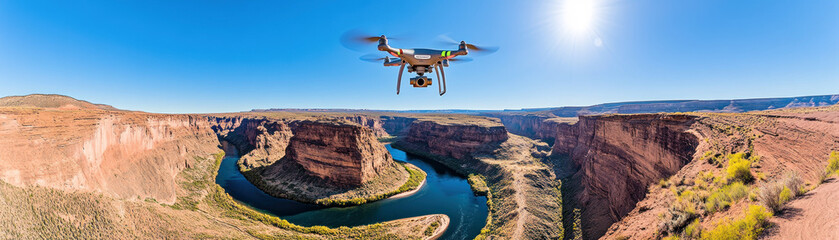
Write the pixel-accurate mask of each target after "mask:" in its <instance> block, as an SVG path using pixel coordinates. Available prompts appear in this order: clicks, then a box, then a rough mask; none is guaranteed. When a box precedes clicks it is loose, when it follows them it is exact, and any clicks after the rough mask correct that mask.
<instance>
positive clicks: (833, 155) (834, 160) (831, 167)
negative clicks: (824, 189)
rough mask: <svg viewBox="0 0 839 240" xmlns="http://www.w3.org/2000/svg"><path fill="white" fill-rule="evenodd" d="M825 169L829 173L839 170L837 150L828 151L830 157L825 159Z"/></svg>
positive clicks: (838, 153)
mask: <svg viewBox="0 0 839 240" xmlns="http://www.w3.org/2000/svg"><path fill="white" fill-rule="evenodd" d="M826 170H827V172H828V173H829V174H833V173H835V172H837V171H839V152H836V151H833V152H830V157H829V158H828V159H827V169H826Z"/></svg>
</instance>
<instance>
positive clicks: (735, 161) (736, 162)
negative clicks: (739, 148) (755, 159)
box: [725, 153, 754, 183]
mask: <svg viewBox="0 0 839 240" xmlns="http://www.w3.org/2000/svg"><path fill="white" fill-rule="evenodd" d="M744 155H745V154H743V153H735V154H731V155H730V156H729V158H728V168H727V169H726V170H725V172H726V174H727V175H726V177H727V178H728V181H740V182H744V183H748V182H751V181H752V179H754V178H753V177H752V171H751V170H750V169H749V168H751V167H752V162H751V161H749V159H746V158H744Z"/></svg>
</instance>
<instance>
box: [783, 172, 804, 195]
mask: <svg viewBox="0 0 839 240" xmlns="http://www.w3.org/2000/svg"><path fill="white" fill-rule="evenodd" d="M781 182H782V183H783V184H784V186H785V187H787V188H789V189H790V190H791V191H792V192H791V193H792V197H796V196H798V195H801V194H804V190H805V189H804V180H801V175H798V172H795V171H792V172H788V173H787V174H786V175H785V176H784V178H783V180H781Z"/></svg>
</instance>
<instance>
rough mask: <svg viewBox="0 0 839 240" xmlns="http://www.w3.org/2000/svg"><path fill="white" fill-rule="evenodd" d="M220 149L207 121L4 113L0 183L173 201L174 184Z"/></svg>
mask: <svg viewBox="0 0 839 240" xmlns="http://www.w3.org/2000/svg"><path fill="white" fill-rule="evenodd" d="M216 152H218V141H217V138H216V135H215V134H214V133H213V131H212V130H211V127H210V124H209V122H208V121H207V118H205V117H201V116H190V115H165V114H146V113H133V112H112V111H100V110H84V111H80V110H68V111H53V110H39V109H9V108H0V165H2V166H3V167H2V169H0V179H2V180H3V181H5V182H8V183H10V184H12V185H15V186H26V185H38V186H44V187H50V188H56V189H62V190H82V191H95V192H102V193H105V194H108V195H112V196H115V197H119V198H134V199H145V198H154V199H156V200H157V201H160V202H165V203H173V202H174V201H175V196H176V184H175V179H176V176H177V174H178V173H180V172H181V170H183V169H185V168H188V167H189V166H190V165H191V164H193V163H194V162H195V161H196V160H195V159H194V158H195V157H206V156H208V155H210V154H213V153H216Z"/></svg>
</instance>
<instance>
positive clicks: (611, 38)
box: [0, 0, 839, 113]
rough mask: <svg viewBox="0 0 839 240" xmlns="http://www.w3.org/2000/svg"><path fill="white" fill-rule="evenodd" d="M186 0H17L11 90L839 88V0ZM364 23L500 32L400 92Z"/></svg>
mask: <svg viewBox="0 0 839 240" xmlns="http://www.w3.org/2000/svg"><path fill="white" fill-rule="evenodd" d="M569 1H586V0H569ZM173 2H174V1H39V0H27V1H0V96H7V95H23V94H30V93H57V94H65V95H69V96H73V97H76V98H79V99H84V100H88V101H91V102H96V103H105V104H111V105H114V106H115V107H118V108H123V109H132V110H142V111H149V112H176V113H185V112H230V111H244V110H250V109H252V108H272V107H275V108H364V109H397V110H401V109H452V108H458V109H505V108H532V107H549V106H570V105H590V104H597V103H604V102H617V101H637V100H663V99H732V98H757V97H782V96H801V95H822V94H837V93H839V1H792V0H790V1H757V0H752V1H717V0H687V1H663V0H657V1H654V0H639V1H614V0H594V1H592V2H590V3H588V2H587V3H586V4H588V5H587V6H590V7H589V8H586V9H587V10H592V11H591V12H592V13H591V14H589V15H587V16H590V17H589V18H586V19H591V21H587V22H590V24H587V25H586V26H587V27H584V28H583V30H579V29H577V28H580V27H578V26H577V25H574V24H570V25H569V21H570V20H568V18H567V17H566V16H570V15H568V14H576V13H568V11H567V9H569V7H568V3H567V2H566V1H500V0H499V1H496V0H489V1H436V0H432V1H422V2H416V1H365V2H363V3H362V2H361V1H296V2H287V1H179V2H178V3H173ZM578 25H579V24H578ZM572 28H573V29H577V30H575V31H570V29H572ZM351 29H362V30H365V31H367V32H370V33H376V34H380V33H381V34H389V35H402V36H408V37H409V38H408V40H403V41H397V40H392V41H391V45H393V46H395V47H402V48H411V47H435V45H434V44H432V43H433V42H434V41H435V38H436V37H437V36H439V35H440V34H446V35H448V36H450V37H452V38H454V39H456V40H466V41H467V42H473V43H476V44H483V45H489V46H498V47H500V50H499V51H498V52H496V53H494V54H491V55H486V56H474V58H475V61H473V62H469V63H462V64H457V65H456V66H452V67H451V68H448V69H446V73H447V74H448V80H449V84H448V88H449V92H448V93H447V94H446V95H445V96H442V97H440V96H438V95H437V94H436V91H437V89H436V86H432V88H430V89H414V88H411V87H409V86H408V85H407V84H405V85H403V91H402V94H400V95H399V96H397V95H396V94H395V89H394V88H395V85H396V83H395V80H396V74H397V71H398V69H397V68H396V67H389V68H385V67H383V66H381V64H378V63H368V62H363V61H360V60H358V57H359V56H361V55H364V54H366V53H374V52H375V46H373V45H371V46H370V51H367V52H357V51H352V50H349V49H346V48H344V47H343V46H342V45H341V44H340V43H339V41H338V39H339V37H340V36H341V34H342V33H344V32H346V31H348V30H351ZM596 41H597V42H599V43H600V44H595V42H596ZM453 65H454V64H453ZM406 78H407V77H406ZM403 84H404V83H403Z"/></svg>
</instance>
